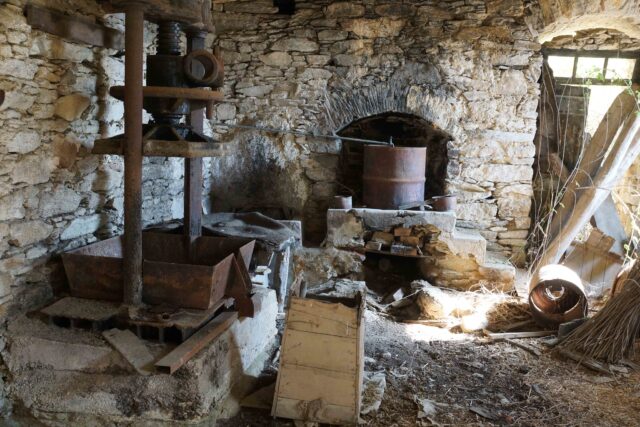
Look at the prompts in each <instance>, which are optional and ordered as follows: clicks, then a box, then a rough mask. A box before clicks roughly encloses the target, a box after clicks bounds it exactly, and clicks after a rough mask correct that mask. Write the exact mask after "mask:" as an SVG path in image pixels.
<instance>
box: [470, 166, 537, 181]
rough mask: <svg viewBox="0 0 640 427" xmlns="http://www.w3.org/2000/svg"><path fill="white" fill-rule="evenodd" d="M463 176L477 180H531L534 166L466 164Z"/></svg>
mask: <svg viewBox="0 0 640 427" xmlns="http://www.w3.org/2000/svg"><path fill="white" fill-rule="evenodd" d="M462 177H464V178H469V179H473V180H475V181H477V182H483V181H493V182H517V181H531V178H533V168H532V167H531V166H528V165H504V164H490V163H484V164H481V165H478V166H466V167H464V168H463V170H462Z"/></svg>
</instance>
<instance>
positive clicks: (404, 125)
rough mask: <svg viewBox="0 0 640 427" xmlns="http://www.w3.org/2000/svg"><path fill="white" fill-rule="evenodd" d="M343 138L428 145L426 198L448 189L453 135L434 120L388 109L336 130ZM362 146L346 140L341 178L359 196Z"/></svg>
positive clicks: (404, 144) (406, 145) (401, 144)
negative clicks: (438, 126) (450, 142)
mask: <svg viewBox="0 0 640 427" xmlns="http://www.w3.org/2000/svg"><path fill="white" fill-rule="evenodd" d="M337 135H338V136H340V137H352V138H361V139H370V140H375V141H390V140H393V143H394V145H395V146H398V147H426V148H427V165H426V166H427V167H426V170H425V177H426V184H425V198H429V197H432V196H437V195H442V194H444V192H445V191H446V180H447V169H448V165H449V152H448V150H449V144H448V142H449V141H451V139H452V137H451V135H449V134H448V133H447V132H445V131H443V130H440V129H438V128H437V127H436V126H434V125H433V123H431V122H429V121H427V120H425V119H423V118H421V117H419V116H417V115H415V114H408V113H398V112H386V113H382V114H375V115H372V116H369V117H365V118H362V119H358V120H355V121H353V122H351V123H350V124H349V125H347V126H345V127H343V128H342V129H340V130H339V131H338V132H337ZM363 145H364V144H362V143H360V142H355V141H349V140H346V139H345V140H343V143H342V153H341V159H340V173H339V178H340V180H341V182H342V184H343V185H344V186H345V187H347V188H350V189H351V190H353V191H354V193H355V194H354V196H356V199H359V196H360V192H361V189H362V175H363V172H364V171H363V168H362V163H361V160H362V156H363Z"/></svg>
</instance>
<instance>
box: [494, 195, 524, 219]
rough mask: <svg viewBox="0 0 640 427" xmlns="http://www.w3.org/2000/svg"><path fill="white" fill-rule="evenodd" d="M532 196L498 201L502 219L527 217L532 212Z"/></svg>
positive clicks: (520, 196) (511, 197)
mask: <svg viewBox="0 0 640 427" xmlns="http://www.w3.org/2000/svg"><path fill="white" fill-rule="evenodd" d="M531 200H532V198H531V196H523V195H512V196H510V197H509V198H506V199H498V216H499V217H500V218H514V217H515V218H517V217H526V216H528V215H529V211H530V210H531Z"/></svg>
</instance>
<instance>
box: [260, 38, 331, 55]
mask: <svg viewBox="0 0 640 427" xmlns="http://www.w3.org/2000/svg"><path fill="white" fill-rule="evenodd" d="M271 49H272V50H276V51H283V52H317V51H318V49H319V46H318V43H316V42H315V41H313V40H309V39H306V38H301V37H285V38H282V39H280V40H278V41H277V42H275V43H274V44H273V45H271Z"/></svg>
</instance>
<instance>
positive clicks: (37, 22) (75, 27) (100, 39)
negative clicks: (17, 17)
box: [26, 4, 124, 50]
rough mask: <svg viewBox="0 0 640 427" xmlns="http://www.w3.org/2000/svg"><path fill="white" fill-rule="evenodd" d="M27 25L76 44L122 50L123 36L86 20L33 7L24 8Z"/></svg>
mask: <svg viewBox="0 0 640 427" xmlns="http://www.w3.org/2000/svg"><path fill="white" fill-rule="evenodd" d="M26 14H27V23H28V24H29V25H30V26H31V27H32V28H34V29H36V30H40V31H44V32H45V33H49V34H53V35H54V36H58V37H62V38H63V39H67V40H71V41H74V42H78V43H84V44H88V45H92V46H100V47H107V48H110V49H117V50H122V49H124V37H123V34H122V33H121V32H120V31H118V30H115V29H113V28H109V27H106V26H104V25H101V24H96V23H93V22H91V21H89V20H88V19H86V18H81V17H75V16H71V15H66V14H64V13H62V12H59V11H57V10H53V9H46V8H43V7H38V6H34V5H31V4H30V5H28V6H27V8H26Z"/></svg>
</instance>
